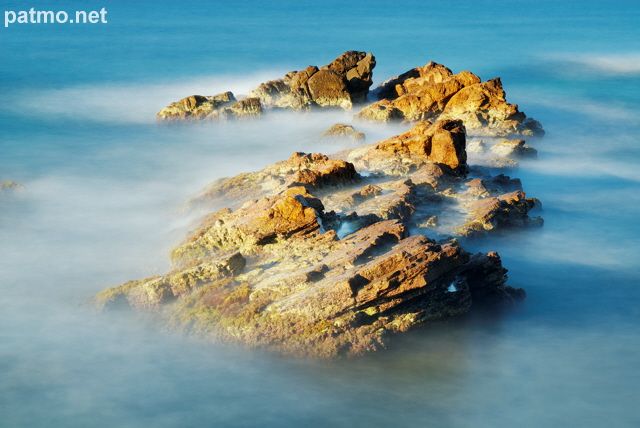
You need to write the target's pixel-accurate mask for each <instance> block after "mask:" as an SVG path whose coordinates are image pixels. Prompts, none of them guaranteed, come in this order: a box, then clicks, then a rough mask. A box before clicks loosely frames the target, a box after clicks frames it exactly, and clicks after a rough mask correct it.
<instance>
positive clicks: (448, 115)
mask: <svg viewBox="0 0 640 428" xmlns="http://www.w3.org/2000/svg"><path fill="white" fill-rule="evenodd" d="M374 93H375V95H377V96H378V97H379V98H380V99H379V101H377V102H374V103H373V104H370V105H368V106H366V107H364V108H363V109H362V110H361V111H360V112H359V113H357V114H356V116H355V117H356V118H357V119H360V120H370V121H378V122H388V121H392V120H405V121H409V122H414V121H419V120H436V119H459V120H462V121H463V122H464V125H465V127H466V129H467V131H469V132H471V133H473V134H476V135H497V136H507V135H529V136H534V135H542V134H543V131H542V127H541V125H540V124H539V123H538V122H536V121H535V120H532V119H528V118H527V117H526V115H525V114H524V113H522V112H520V111H519V110H518V106H517V105H515V104H508V103H507V101H506V95H505V92H504V90H503V88H502V82H501V81H500V79H499V78H496V79H491V80H488V81H486V82H481V80H480V78H479V77H478V76H476V75H475V74H473V73H470V72H468V71H463V72H460V73H458V74H453V73H452V72H451V70H450V69H448V68H447V67H445V66H443V65H440V64H436V63H434V62H430V63H429V64H427V65H425V66H423V67H417V68H414V69H412V70H409V71H407V72H406V73H404V74H401V75H400V76H397V77H394V78H392V79H390V80H388V81H386V82H384V83H383V84H382V85H381V86H380V87H378V88H376V90H375V91H374Z"/></svg>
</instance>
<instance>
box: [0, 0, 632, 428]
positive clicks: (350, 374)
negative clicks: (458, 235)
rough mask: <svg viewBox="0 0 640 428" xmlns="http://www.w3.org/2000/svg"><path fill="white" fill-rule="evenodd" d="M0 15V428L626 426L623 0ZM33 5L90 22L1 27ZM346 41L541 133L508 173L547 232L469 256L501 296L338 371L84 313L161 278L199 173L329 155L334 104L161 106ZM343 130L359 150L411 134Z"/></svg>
mask: <svg viewBox="0 0 640 428" xmlns="http://www.w3.org/2000/svg"><path fill="white" fill-rule="evenodd" d="M0 4H2V9H3V11H2V12H4V17H5V21H4V22H3V24H4V25H3V26H1V27H0V182H6V181H14V182H17V183H20V184H22V185H23V186H24V188H22V189H18V190H15V191H2V193H0V426H1V427H3V428H4V427H6V428H9V427H16V428H23V427H69V428H72V427H167V428H169V427H365V426H366V427H391V426H393V427H418V426H424V427H474V428H476V427H519V428H525V427H566V426H579V427H594V428H595V427H598V428H600V427H603V426H608V427H638V426H640V409H639V407H638V400H639V399H640V309H639V308H640V226H639V224H640V223H639V221H640V167H639V164H640V43H639V41H640V6H639V4H638V2H637V1H635V0H608V1H597V0H580V1H578V0H565V1H557V0H537V1H526V2H525V1H519V0H509V1H505V0H491V1H489V0H456V1H450V0H449V1H443V0H429V1H410V0H409V1H404V2H401V3H397V2H396V3H393V2H388V1H381V0H369V1H366V2H364V1H335V0H329V1H324V2H301V1H289V0H286V1H275V0H273V1H264V0H262V1H257V0H238V1H234V2H231V1H188V2H187V1H182V2H176V1H167V0H155V1H146V0H140V1H115V0H100V1H96V0H88V1H65V0H60V1H46V0H34V1H32V2H29V3H25V2H23V1H14V0H2V1H0ZM32 7H33V8H34V11H56V12H59V11H65V12H67V13H68V14H69V16H72V17H73V16H75V11H76V10H81V11H87V12H88V11H96V12H98V11H101V10H102V9H103V8H104V11H105V12H106V14H104V16H103V17H104V18H105V20H106V22H96V23H86V24H84V23H83V24H77V23H74V24H71V23H43V22H41V23H30V22H27V23H18V22H15V23H8V22H7V20H8V18H11V16H12V15H11V14H10V13H9V12H16V16H17V12H19V11H28V10H29V8H32ZM0 16H2V15H0ZM27 16H28V15H27ZM61 16H62V15H61ZM95 16H98V15H95ZM347 50H361V51H366V52H371V53H373V54H374V55H375V57H376V60H377V66H376V68H375V70H374V81H375V84H376V85H377V84H379V83H381V82H383V81H385V80H387V79H389V78H391V77H393V76H395V75H398V74H400V73H403V72H405V71H407V70H409V69H411V68H413V67H417V66H421V65H425V64H427V63H428V62H429V61H435V62H438V63H441V64H444V65H446V66H447V67H449V68H451V69H452V71H453V72H456V73H457V72H459V71H463V70H469V71H472V72H473V73H475V74H477V75H479V76H480V77H481V78H482V79H483V80H487V79H491V78H494V77H500V78H501V79H502V82H503V85H504V88H505V90H506V93H507V100H508V101H509V102H510V103H514V104H518V105H519V107H520V109H521V110H522V111H524V112H525V113H526V114H527V115H528V116H530V117H533V118H535V119H536V120H538V121H540V122H541V123H542V124H543V126H544V128H545V130H546V135H545V136H544V138H542V139H535V140H533V139H532V140H528V141H527V143H528V144H530V145H532V146H534V147H535V148H536V149H537V150H538V158H537V159H535V160H528V161H525V162H522V163H521V164H520V166H519V168H518V169H517V170H515V171H510V172H509V175H511V176H512V177H518V178H520V179H521V180H522V183H523V187H524V190H525V191H526V193H527V195H528V196H530V197H537V198H539V199H540V201H541V202H542V212H541V213H539V214H540V215H541V216H542V217H543V218H544V220H545V223H544V226H543V227H542V228H540V229H535V230H527V231H513V232H511V233H509V234H506V235H503V236H495V237H491V238H487V239H483V240H479V241H474V242H468V243H465V246H466V248H468V249H470V250H472V251H483V252H488V251H498V252H499V253H500V255H501V257H502V260H503V263H504V266H505V267H506V268H507V269H508V270H509V273H508V276H509V284H510V285H513V286H515V287H522V288H524V289H525V290H526V292H527V298H526V300H525V301H524V302H523V303H522V304H519V305H517V306H515V307H512V308H509V309H507V310H504V311H501V312H500V313H499V314H493V315H489V314H482V315H476V316H472V317H467V318H465V319H462V320H459V321H452V322H449V323H443V324H441V325H437V326H435V327H432V328H428V329H424V330H420V331H416V332H414V333H411V334H408V335H406V336H405V337H403V338H402V339H401V340H399V341H398V342H397V343H395V344H394V346H392V347H391V348H390V349H387V350H384V351H382V352H378V353H375V354H372V355H368V356H365V357H362V358H356V359H349V360H337V361H310V360H301V359H293V358H287V357H280V356H276V355H272V354H268V353H265V352H258V351H251V350H246V349H241V348H237V347H232V346H222V345H214V344H210V343H206V342H203V341H202V340H198V339H196V338H190V337H183V336H181V335H179V334H175V333H173V332H170V331H165V330H163V329H161V328H158V327H157V326H155V325H153V323H150V322H148V321H147V320H146V319H145V318H140V317H137V316H135V315H130V314H126V313H118V312H116V313H96V312H94V311H92V310H90V309H88V308H87V304H86V302H87V300H88V299H90V298H91V297H92V296H93V295H95V294H96V293H98V292H99V291H101V290H103V289H105V288H107V287H110V286H115V285H118V284H121V283H123V282H125V281H127V280H130V279H139V278H143V277H147V276H151V275H155V274H162V273H163V272H166V271H168V270H169V269H170V266H169V252H170V250H171V249H172V248H173V247H175V246H176V245H177V244H178V243H179V242H180V241H181V240H182V239H184V237H185V236H186V235H187V233H188V231H189V230H190V228H192V227H193V226H194V224H196V222H197V216H195V215H194V214H193V213H191V212H188V211H185V209H184V207H185V204H186V203H187V202H188V200H189V199H190V198H191V197H193V196H194V195H196V194H198V192H199V191H201V189H202V188H203V187H204V186H206V185H207V183H209V182H211V181H212V180H214V179H216V178H218V177H223V176H230V175H234V174H237V173H240V172H244V171H255V170H259V169H261V168H263V167H264V166H265V165H267V164H268V163H272V162H275V161H278V160H282V159H286V158H287V157H288V156H290V154H291V153H293V152H296V151H304V152H315V153H327V154H328V153H332V152H335V151H337V150H338V149H339V148H340V147H337V146H336V145H335V143H321V142H319V141H318V140H317V138H316V137H317V135H318V134H320V133H321V132H322V131H324V130H325V129H327V128H328V127H329V126H330V125H332V124H334V123H336V122H347V123H349V122H350V121H351V116H352V114H353V112H338V111H332V112H326V113H325V112H313V113H311V114H304V113H301V114H293V113H281V114H268V115H265V116H264V117H263V118H262V119H260V120H256V121H250V122H228V123H208V124H193V125H192V126H173V127H166V126H158V125H157V124H156V122H155V115H156V113H157V111H158V110H160V109H161V108H163V107H165V106H166V105H168V104H169V103H171V102H174V101H177V100H179V99H181V98H183V97H185V96H188V95H193V94H200V95H213V94H216V93H220V92H223V91H226V90H231V91H233V92H234V94H236V95H238V96H240V95H242V94H246V93H248V92H249V91H250V90H251V89H252V88H254V87H256V86H257V85H258V84H259V83H261V82H263V81H266V80H270V79H275V78H278V77H281V76H282V75H284V74H285V73H286V72H288V71H291V70H300V69H303V68H305V67H307V66H308V65H318V66H321V65H323V64H327V63H329V62H331V61H332V60H333V59H334V58H335V57H337V56H338V55H340V54H341V53H342V52H344V51H347ZM356 127H357V128H359V130H362V131H364V132H365V134H366V135H367V141H368V142H374V141H377V140H379V139H382V138H385V137H389V136H391V135H395V134H397V133H398V132H402V131H404V130H406V129H407V126H406V125H402V124H397V125H388V126H380V125H372V124H370V125H365V124H363V125H356Z"/></svg>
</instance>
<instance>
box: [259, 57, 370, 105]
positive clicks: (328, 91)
mask: <svg viewBox="0 0 640 428" xmlns="http://www.w3.org/2000/svg"><path fill="white" fill-rule="evenodd" d="M375 65H376V61H375V58H374V56H373V55H372V54H370V53H369V54H367V53H366V52H358V51H347V52H345V53H343V54H342V55H340V56H339V57H338V58H336V59H335V60H334V61H333V62H331V63H330V64H327V65H325V66H323V67H321V68H318V67H316V66H309V67H307V68H305V69H304V70H302V71H292V72H289V73H287V75H286V76H284V78H282V79H278V80H275V81H270V82H266V83H263V84H261V85H260V86H258V88H256V89H255V90H253V91H251V93H249V96H250V97H257V98H260V100H261V102H262V103H263V105H264V106H265V107H277V108H290V109H293V110H301V109H309V108H311V107H314V106H318V107H341V108H344V109H350V108H351V106H352V105H353V104H354V103H362V102H364V101H365V100H366V98H367V93H368V92H369V87H370V86H371V84H372V80H371V78H372V75H373V68H374V67H375Z"/></svg>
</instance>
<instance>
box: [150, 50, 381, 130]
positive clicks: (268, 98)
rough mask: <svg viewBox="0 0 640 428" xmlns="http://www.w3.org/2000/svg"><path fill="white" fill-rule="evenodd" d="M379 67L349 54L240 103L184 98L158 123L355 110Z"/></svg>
mask: <svg viewBox="0 0 640 428" xmlns="http://www.w3.org/2000/svg"><path fill="white" fill-rule="evenodd" d="M375 66H376V61H375V57H374V56H373V55H372V54H370V53H369V54H368V53H366V52H358V51H347V52H345V53H343V54H342V55H340V56H339V57H338V58H336V59H335V60H334V61H333V62H331V63H330V64H327V65H325V66H323V67H321V68H318V67H316V66H313V65H311V66H309V67H307V68H305V69H304V70H301V71H292V72H289V73H287V74H286V75H285V76H284V77H283V78H282V79H275V80H269V81H267V82H264V83H262V84H260V85H259V86H258V87H257V88H256V89H254V90H252V91H251V92H250V93H249V94H248V96H247V98H246V99H244V100H240V101H238V102H236V99H235V98H234V96H233V94H232V93H231V92H225V93H224V94H220V95H216V96H202V95H193V96H190V97H187V98H184V99H182V100H180V101H177V102H175V103H172V104H170V105H169V106H167V107H165V108H164V109H162V110H160V112H159V113H158V115H157V120H158V121H160V122H175V121H189V120H202V119H208V120H222V119H227V118H234V117H252V116H257V115H260V114H261V113H262V111H263V109H273V108H280V109H292V110H308V109H310V108H313V107H340V108H343V109H351V107H352V105H353V104H354V103H363V102H365V101H366V99H367V94H368V92H369V87H370V86H371V84H372V76H373V68H374V67H375ZM234 102H236V103H235V104H233V103H234Z"/></svg>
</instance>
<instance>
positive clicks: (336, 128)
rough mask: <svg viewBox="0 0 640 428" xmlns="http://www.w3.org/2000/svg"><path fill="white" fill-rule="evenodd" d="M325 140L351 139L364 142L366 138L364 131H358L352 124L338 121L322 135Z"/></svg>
mask: <svg viewBox="0 0 640 428" xmlns="http://www.w3.org/2000/svg"><path fill="white" fill-rule="evenodd" d="M320 138H321V139H325V140H351V141H354V142H363V141H364V140H365V138H366V137H365V135H364V132H360V131H356V130H355V128H354V127H353V126H351V125H345V124H343V123H336V124H335V125H333V126H332V127H331V128H329V129H327V130H326V131H324V132H323V133H322V135H320Z"/></svg>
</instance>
